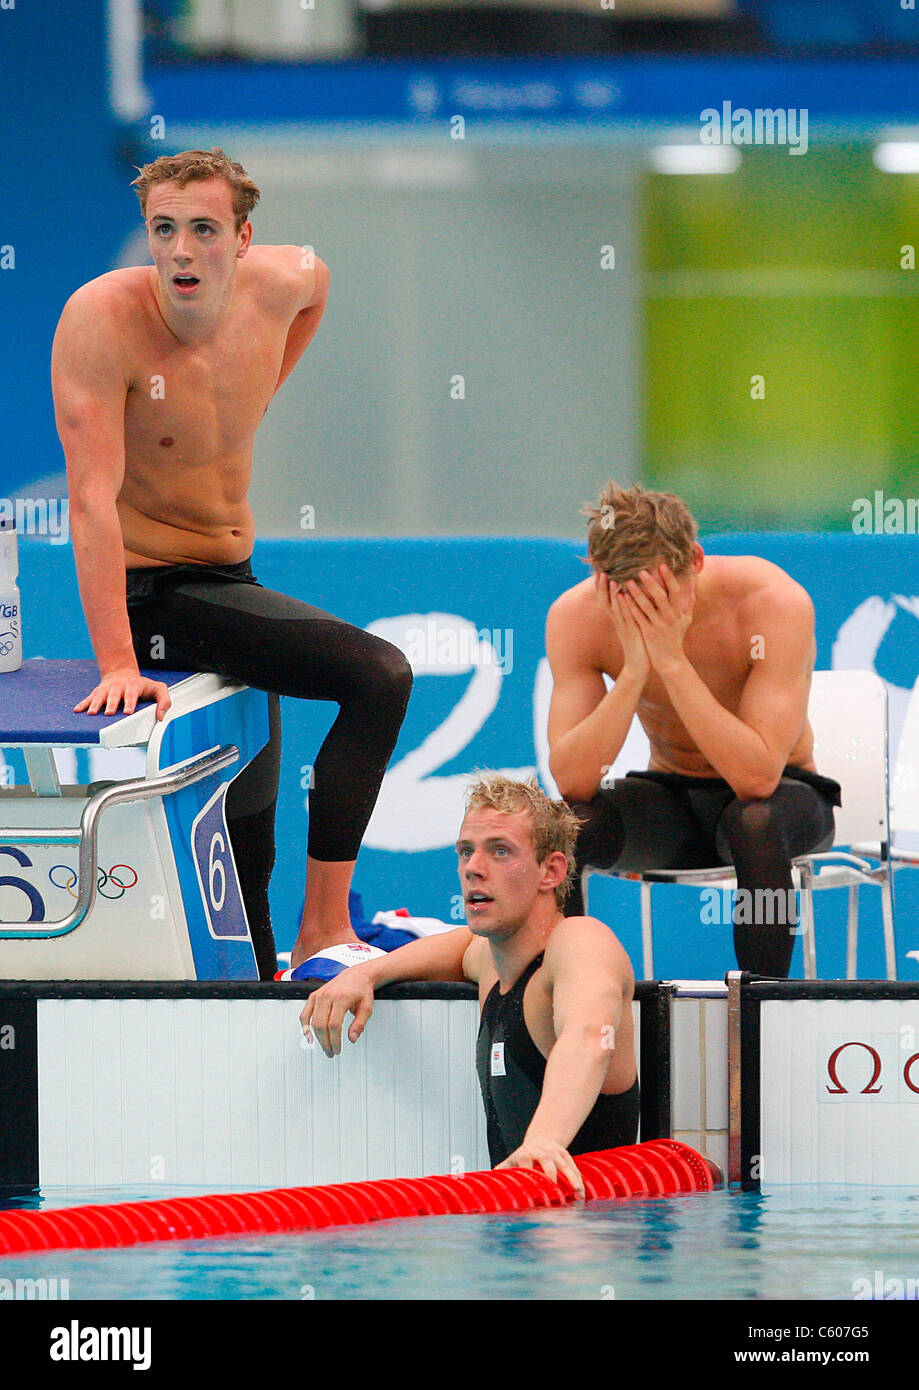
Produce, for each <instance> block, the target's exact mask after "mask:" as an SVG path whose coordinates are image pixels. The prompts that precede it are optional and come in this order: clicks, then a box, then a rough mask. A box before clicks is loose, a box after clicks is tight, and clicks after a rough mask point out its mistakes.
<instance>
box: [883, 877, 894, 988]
mask: <svg viewBox="0 0 919 1390" xmlns="http://www.w3.org/2000/svg"><path fill="white" fill-rule="evenodd" d="M883 867H884V873H883V877H882V878H881V881H880V888H881V915H882V917H883V919H884V955H885V957H886V959H887V978H888V980H895V979H896V978H897V944H896V940H895V939H894V932H893V878H892V871H891V868H890V862H889V861H888V862H887V863H885V864H884V866H883Z"/></svg>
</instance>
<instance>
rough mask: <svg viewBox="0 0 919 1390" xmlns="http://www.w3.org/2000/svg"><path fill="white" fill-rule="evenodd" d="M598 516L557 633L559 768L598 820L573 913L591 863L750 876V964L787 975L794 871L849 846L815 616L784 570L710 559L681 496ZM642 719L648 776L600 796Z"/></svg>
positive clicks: (558, 607)
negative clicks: (821, 706) (825, 757)
mask: <svg viewBox="0 0 919 1390" xmlns="http://www.w3.org/2000/svg"><path fill="white" fill-rule="evenodd" d="M585 510H586V511H587V515H588V516H589V518H590V521H589V524H588V544H587V549H588V557H587V558H588V562H589V564H590V565H591V568H592V570H593V574H592V576H591V577H590V578H589V579H584V580H582V581H581V583H579V584H576V585H575V586H574V588H572V589H568V590H567V591H566V592H565V593H563V594H562V595H561V597H560V598H558V599H556V601H555V602H554V603H553V605H552V607H551V608H550V610H549V616H548V619H547V622H546V652H547V654H548V658H549V664H550V666H551V668H552V674H553V678H554V688H553V694H552V703H551V706H550V710H549V730H548V735H549V751H550V759H549V763H550V767H551V769H552V775H553V777H554V778H555V781H556V783H557V785H558V789H559V791H560V793H561V795H562V796H563V797H564V798H565V799H566V801H567V802H568V803H569V805H570V806H571V807H572V809H573V810H574V812H575V814H576V815H577V817H578V819H579V820H580V822H581V830H580V833H579V836H578V847H577V874H576V879H575V884H574V887H573V889H572V892H571V894H570V896H569V899H568V902H567V904H566V908H565V911H566V912H568V913H573V914H578V913H581V912H583V911H584V899H583V896H582V892H581V873H582V871H583V870H584V868H585V867H587V866H594V867H597V868H606V869H609V868H614V867H615V868H620V869H626V870H639V869H694V868H708V867H711V866H712V865H715V864H733V865H734V867H735V870H736V873H737V882H738V887H739V888H740V889H741V890H746V891H745V892H744V891H741V892H740V893H739V894H738V900H737V907H736V908H735V915H734V948H735V952H736V955H737V963H738V965H739V967H740V969H741V970H750V971H752V972H753V973H754V974H757V975H771V976H781V977H784V976H787V974H788V971H789V967H790V965H791V956H792V949H793V947H794V940H795V930H796V927H797V912H796V907H795V898H794V889H793V884H792V875H791V860H792V859H793V857H794V856H795V855H798V854H807V853H809V852H811V851H813V850H822V849H826V848H828V847H829V845H830V844H832V841H833V833H834V826H833V807H834V805H835V806H838V805H839V801H840V789H839V784H838V783H837V782H834V781H832V780H831V779H830V778H827V777H821V776H820V775H819V774H818V772H817V770H816V767H815V765H814V735H813V731H812V729H811V727H810V724H809V723H808V719H807V701H808V695H809V692H810V684H811V673H812V671H813V668H814V657H815V653H816V642H815V638H814V606H813V604H812V602H811V600H810V597H809V596H808V594H807V593H806V592H805V590H804V589H802V588H801V586H800V584H797V583H796V582H795V581H794V580H793V579H792V578H791V576H790V575H788V574H786V573H785V571H784V570H781V569H779V567H778V565H773V564H770V562H769V561H768V560H762V559H760V558H759V557H758V556H755V555H716V556H706V555H705V554H704V553H703V550H702V547H701V546H700V545H699V543H698V541H697V540H696V524H695V521H694V520H693V518H692V516H691V514H690V512H689V508H688V507H687V506H686V504H685V502H683V501H682V500H681V499H680V498H679V497H675V496H674V495H673V494H672V493H667V492H646V491H644V489H643V488H641V487H632V488H622V487H619V486H618V485H617V484H616V483H610V484H609V486H608V487H607V488H606V490H605V491H604V492H603V494H602V495H601V497H600V499H599V501H598V502H597V504H596V505H595V506H594V507H591V508H586V509H585ZM604 675H606V676H610V677H612V679H613V681H614V682H615V684H614V685H613V687H612V689H611V690H607V688H606V683H605V681H604V679H603V678H604ZM636 715H637V716H638V719H639V720H640V722H641V724H642V727H643V728H644V730H645V733H646V734H647V736H648V739H649V741H650V744H651V761H650V765H649V768H648V769H647V770H643V771H635V772H630V773H629V774H628V776H627V777H624V778H621V779H619V780H617V781H616V782H615V784H614V785H613V786H612V787H609V788H606V787H603V788H601V786H600V783H601V779H602V778H603V776H604V774H605V773H606V772H607V770H608V768H609V766H610V765H611V764H612V763H614V762H615V760H616V758H617V756H618V754H619V751H620V749H621V748H622V745H623V743H624V741H625V738H626V736H627V734H628V731H629V728H630V727H631V724H632V720H633V718H634V717H635V716H636ZM750 904H752V905H753V910H752V912H751V910H750ZM776 905H777V906H778V908H779V909H780V910H779V911H775V908H776Z"/></svg>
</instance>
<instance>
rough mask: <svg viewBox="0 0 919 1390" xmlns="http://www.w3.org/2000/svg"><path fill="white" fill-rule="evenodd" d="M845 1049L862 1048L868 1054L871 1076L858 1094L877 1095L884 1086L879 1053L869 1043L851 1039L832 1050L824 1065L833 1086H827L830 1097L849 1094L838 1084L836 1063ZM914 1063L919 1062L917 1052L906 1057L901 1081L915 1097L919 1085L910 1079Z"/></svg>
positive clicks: (918, 1090)
mask: <svg viewBox="0 0 919 1390" xmlns="http://www.w3.org/2000/svg"><path fill="white" fill-rule="evenodd" d="M847 1047H863V1048H864V1049H865V1051H866V1052H867V1053H868V1055H869V1057H870V1058H871V1068H872V1070H871V1075H870V1077H869V1078H868V1084H867V1085H866V1086H863V1087H862V1088H861V1090H860V1091H859V1092H858V1094H859V1095H863V1096H876V1095H878V1094H879V1093H880V1092H881V1091H882V1090H883V1086H884V1083H883V1082H882V1081H881V1071H882V1065H881V1056H880V1053H879V1052H878V1051H877V1049H876V1048H874V1047H872V1046H871V1044H870V1043H866V1042H859V1041H857V1040H856V1039H853V1040H852V1041H851V1042H844V1043H840V1045H839V1047H837V1048H834V1049H833V1051H832V1052H831V1053H830V1056H829V1059H828V1061H827V1064H826V1069H827V1073H828V1075H829V1078H830V1080H831V1081H832V1083H833V1084H832V1086H827V1088H826V1089H827V1091H828V1092H829V1094H830V1095H831V1096H847V1095H850V1094H851V1092H850V1091H849V1088H848V1087H847V1086H843V1085H842V1083H841V1082H840V1080H839V1075H838V1072H837V1063H838V1061H839V1057H840V1054H841V1053H843V1052H844V1051H845V1050H846V1048H847ZM914 1062H919V1052H914V1053H913V1055H912V1056H911V1057H908V1058H907V1059H906V1061H905V1062H904V1064H903V1080H904V1081H905V1082H906V1085H907V1086H908V1087H909V1089H910V1090H911V1091H913V1092H915V1094H916V1095H919V1085H917V1084H916V1083H915V1082H914V1081H913V1079H912V1067H913V1063H914Z"/></svg>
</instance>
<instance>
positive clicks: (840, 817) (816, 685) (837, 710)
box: [807, 671, 889, 845]
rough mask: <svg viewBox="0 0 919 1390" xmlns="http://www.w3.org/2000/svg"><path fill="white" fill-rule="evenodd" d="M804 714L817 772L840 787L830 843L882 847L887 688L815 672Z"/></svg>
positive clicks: (852, 674) (865, 677) (860, 674)
mask: <svg viewBox="0 0 919 1390" xmlns="http://www.w3.org/2000/svg"><path fill="white" fill-rule="evenodd" d="M807 712H808V718H809V719H810V723H811V727H812V729H813V731H814V761H815V763H816V765H817V771H818V772H820V773H822V774H823V776H824V777H833V778H835V780H836V781H837V782H838V783H839V785H840V786H841V787H842V806H841V807H837V809H836V840H835V844H837V845H849V844H857V843H858V842H859V841H866V840H868V841H874V840H880V841H882V842H883V843H885V844H886V843H887V841H888V839H889V832H888V820H889V811H888V774H887V687H886V686H885V685H884V682H883V681H882V680H881V678H880V676H878V675H876V674H875V673H874V672H873V671H815V672H814V676H813V682H812V685H811V694H810V701H809V704H808V711H807Z"/></svg>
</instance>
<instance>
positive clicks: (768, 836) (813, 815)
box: [564, 767, 840, 979]
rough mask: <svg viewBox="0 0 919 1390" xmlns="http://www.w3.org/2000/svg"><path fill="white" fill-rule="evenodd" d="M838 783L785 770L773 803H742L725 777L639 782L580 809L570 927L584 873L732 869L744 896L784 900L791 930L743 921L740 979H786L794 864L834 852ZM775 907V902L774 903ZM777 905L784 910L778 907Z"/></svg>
mask: <svg viewBox="0 0 919 1390" xmlns="http://www.w3.org/2000/svg"><path fill="white" fill-rule="evenodd" d="M839 804H840V788H839V783H838V782H834V781H833V780H832V779H831V778H829V777H821V776H819V774H817V773H815V772H809V771H808V770H807V769H805V768H800V767H786V768H785V771H784V774H783V776H782V778H781V780H780V782H779V784H778V786H777V787H776V789H775V791H774V793H773V794H772V796H770V797H765V798H763V799H762V800H758V801H742V800H740V799H739V798H738V797H737V796H735V795H734V792H733V790H732V789H731V787H730V786H729V785H728V783H727V782H725V781H723V780H722V779H721V778H720V777H684V776H680V775H678V774H676V773H670V772H630V773H629V774H628V775H627V776H626V777H624V778H622V779H620V780H618V781H616V782H615V783H614V784H613V786H612V787H610V788H609V789H604V790H601V791H600V792H599V793H598V794H597V795H596V796H595V797H594V798H593V800H592V801H588V802H575V803H573V804H572V807H571V809H572V810H573V811H574V812H575V814H576V815H577V816H578V818H579V819H580V821H581V829H580V831H579V833H578V844H577V852H576V859H577V873H576V876H575V880H574V883H573V885H572V891H571V892H570V893H569V895H568V899H567V901H566V903H565V909H564V910H565V915H566V917H578V916H580V915H581V914H582V913H583V911H584V899H583V894H582V891H581V873H582V871H583V870H584V869H585V868H586V867H592V868H597V869H612V868H616V869H622V870H641V869H705V868H711V867H713V866H714V865H718V864H733V865H734V869H735V872H736V875H737V887H738V889H746V890H748V892H750V894H751V895H752V896H751V897H750V898H749V899H748V901H750V902H752V903H753V904H754V905H755V904H756V903H757V902H758V901H759V902H763V901H764V900H765V895H763V896H762V897H760V898H759V899H758V898H757V894H756V890H757V889H760V890H763V889H765V890H769V891H771V892H773V893H774V892H775V891H776V890H782V892H783V901H785V902H787V903H789V904H790V911H789V912H788V914H786V917H787V920H785V919H783V920H781V921H774V920H769V921H765V922H764V921H756V920H753V921H752V922H751V921H750V920H749V913H748V912H745V911H744V905H743V903H742V902H739V903H738V906H737V907H736V908H735V912H734V950H735V953H736V955H737V964H738V966H739V968H740V969H741V970H750V971H752V972H753V973H754V974H756V975H768V976H772V977H775V978H780V979H785V978H786V977H787V975H788V971H789V969H790V967H791V957H792V952H793V950H794V944H795V938H794V928H795V927H796V925H797V921H796V915H795V910H794V895H793V880H792V875H791V861H792V859H793V858H794V857H795V855H798V854H810V853H811V852H813V851H815V850H823V849H827V848H829V846H830V845H831V844H832V843H833V834H834V824H833V807H834V806H838V805H839ZM766 901H768V900H766ZM772 901H775V900H774V899H773V900H772Z"/></svg>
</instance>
